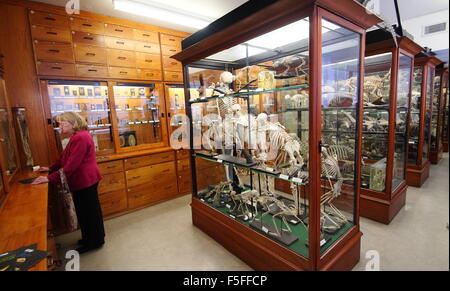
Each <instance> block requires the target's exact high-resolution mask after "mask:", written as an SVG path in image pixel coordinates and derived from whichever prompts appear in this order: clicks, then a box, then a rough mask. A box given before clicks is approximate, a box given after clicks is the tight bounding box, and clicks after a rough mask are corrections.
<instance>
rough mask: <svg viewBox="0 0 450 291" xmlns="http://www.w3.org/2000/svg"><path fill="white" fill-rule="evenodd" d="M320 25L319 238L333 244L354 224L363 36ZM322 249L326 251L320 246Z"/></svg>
mask: <svg viewBox="0 0 450 291" xmlns="http://www.w3.org/2000/svg"><path fill="white" fill-rule="evenodd" d="M322 25H323V28H322V38H323V48H322V55H323V57H322V116H323V118H322V120H323V123H322V144H325V146H324V147H323V149H322V165H321V168H322V196H321V204H322V207H321V219H320V222H321V233H322V238H321V239H322V240H323V242H329V241H330V240H332V241H333V240H335V239H336V238H339V237H340V236H342V235H344V234H345V233H346V232H347V231H348V230H349V229H350V228H351V227H352V226H353V225H354V223H355V221H354V212H355V209H354V206H355V196H356V191H357V187H358V185H356V183H355V182H356V181H355V177H354V173H355V168H356V166H355V162H356V152H357V148H356V145H357V130H358V125H357V122H356V120H357V119H358V118H357V114H356V113H357V108H358V106H359V105H358V104H359V94H358V88H359V85H358V84H359V80H360V76H359V72H360V71H359V70H360V62H359V58H360V45H361V43H360V42H361V36H360V35H359V34H358V33H355V32H353V31H350V30H348V29H345V28H337V29H336V30H334V31H328V30H327V29H326V27H330V26H334V27H336V25H334V24H330V23H329V22H327V21H325V20H322ZM329 116H332V117H330V118H329ZM333 119H334V120H333ZM336 120H337V121H336ZM333 122H335V123H333ZM342 125H343V126H344V128H345V130H342ZM343 184H345V186H346V188H347V186H348V189H349V190H346V193H345V195H344V194H343V193H341V192H342V191H343V190H342V185H343ZM324 251H326V248H321V252H322V253H323V252H324Z"/></svg>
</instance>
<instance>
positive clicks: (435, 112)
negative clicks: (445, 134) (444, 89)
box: [431, 75, 441, 150]
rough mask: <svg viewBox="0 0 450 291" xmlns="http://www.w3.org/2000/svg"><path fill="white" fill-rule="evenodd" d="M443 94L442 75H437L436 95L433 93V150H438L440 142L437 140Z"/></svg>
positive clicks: (435, 81) (435, 79) (435, 82)
mask: <svg viewBox="0 0 450 291" xmlns="http://www.w3.org/2000/svg"><path fill="white" fill-rule="evenodd" d="M440 93H441V75H437V76H436V77H435V78H434V93H433V109H432V110H433V118H432V120H431V148H434V149H436V150H437V147H438V143H437V142H438V140H437V131H438V118H439V106H440V100H439V97H440V96H441V95H440Z"/></svg>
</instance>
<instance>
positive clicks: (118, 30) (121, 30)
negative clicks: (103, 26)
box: [115, 28, 123, 32]
mask: <svg viewBox="0 0 450 291" xmlns="http://www.w3.org/2000/svg"><path fill="white" fill-rule="evenodd" d="M115 31H117V32H123V29H118V28H116V29H115Z"/></svg>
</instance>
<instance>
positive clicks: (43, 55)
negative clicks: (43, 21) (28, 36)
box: [34, 40, 74, 63]
mask: <svg viewBox="0 0 450 291" xmlns="http://www.w3.org/2000/svg"><path fill="white" fill-rule="evenodd" d="M34 51H35V54H36V58H37V59H38V60H40V61H50V62H52V61H53V62H65V63H73V62H74V58H73V49H72V45H71V44H70V43H55V42H45V41H39V40H35V41H34Z"/></svg>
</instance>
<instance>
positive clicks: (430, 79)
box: [422, 68, 434, 165]
mask: <svg viewBox="0 0 450 291" xmlns="http://www.w3.org/2000/svg"><path fill="white" fill-rule="evenodd" d="M433 95H434V68H429V69H428V76H427V99H426V102H427V104H426V110H425V137H424V142H423V153H422V155H423V157H422V164H423V165H425V163H426V162H427V161H428V154H429V141H430V135H431V117H432V111H431V110H432V109H431V102H432V98H433Z"/></svg>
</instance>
